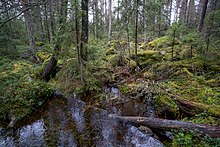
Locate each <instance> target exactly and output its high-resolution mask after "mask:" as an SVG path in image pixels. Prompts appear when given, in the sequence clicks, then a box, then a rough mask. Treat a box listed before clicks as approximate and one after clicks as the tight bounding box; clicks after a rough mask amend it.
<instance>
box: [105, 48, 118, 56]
mask: <svg viewBox="0 0 220 147" xmlns="http://www.w3.org/2000/svg"><path fill="white" fill-rule="evenodd" d="M113 54H117V51H116V50H115V49H114V48H110V49H108V50H106V55H107V56H108V55H113Z"/></svg>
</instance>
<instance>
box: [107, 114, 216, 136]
mask: <svg viewBox="0 0 220 147" xmlns="http://www.w3.org/2000/svg"><path fill="white" fill-rule="evenodd" d="M109 117H111V118H114V119H116V120H118V121H119V122H123V123H124V122H128V123H131V124H132V125H134V126H136V127H139V126H147V127H149V128H151V129H159V130H164V131H169V130H172V129H184V130H185V131H190V130H196V131H198V133H200V134H202V135H205V134H208V135H209V136H210V137H215V138H217V137H220V127H219V126H210V125H204V124H193V123H190V122H182V121H176V120H167V119H161V118H152V117H129V116H118V115H113V114H110V115H109Z"/></svg>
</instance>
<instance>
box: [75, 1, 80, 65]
mask: <svg viewBox="0 0 220 147" xmlns="http://www.w3.org/2000/svg"><path fill="white" fill-rule="evenodd" d="M78 6H79V3H78V0H75V2H74V7H75V32H76V49H77V55H78V62H79V63H80V61H81V58H80V51H79V49H80V48H79V47H80V44H79V39H80V38H79V37H80V36H79V35H80V34H79V18H78V13H79V7H78Z"/></svg>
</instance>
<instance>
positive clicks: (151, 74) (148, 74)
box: [143, 71, 157, 80]
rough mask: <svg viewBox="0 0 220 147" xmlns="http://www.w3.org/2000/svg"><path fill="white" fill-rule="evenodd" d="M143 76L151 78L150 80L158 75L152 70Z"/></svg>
mask: <svg viewBox="0 0 220 147" xmlns="http://www.w3.org/2000/svg"><path fill="white" fill-rule="evenodd" d="M143 76H144V78H146V79H150V80H155V79H156V78H157V75H156V74H154V73H153V72H150V71H147V72H144V73H143Z"/></svg>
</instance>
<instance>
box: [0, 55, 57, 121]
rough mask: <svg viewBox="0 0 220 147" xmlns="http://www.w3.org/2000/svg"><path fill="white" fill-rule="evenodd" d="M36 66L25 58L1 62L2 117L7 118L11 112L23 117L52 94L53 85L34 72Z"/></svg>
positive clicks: (0, 113) (0, 106)
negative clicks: (41, 79) (39, 77)
mask: <svg viewBox="0 0 220 147" xmlns="http://www.w3.org/2000/svg"><path fill="white" fill-rule="evenodd" d="M3 60H4V59H3ZM0 63H1V62H0ZM36 68H37V67H35V66H34V65H33V64H31V63H29V62H27V61H25V60H24V61H7V62H5V63H4V64H1V68H0V74H1V76H0V95H1V100H2V102H1V103H0V118H1V119H3V120H5V119H7V116H8V115H9V114H10V115H11V116H14V117H16V118H22V117H24V116H25V115H27V114H28V113H30V112H31V111H32V109H33V108H35V107H37V106H39V105H40V104H42V103H43V102H44V101H45V100H46V99H47V98H48V97H50V96H52V94H53V91H54V90H53V88H52V86H51V85H49V84H47V83H45V82H43V81H40V80H38V79H37V75H35V73H34V72H33V71H35V69H36Z"/></svg>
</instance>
